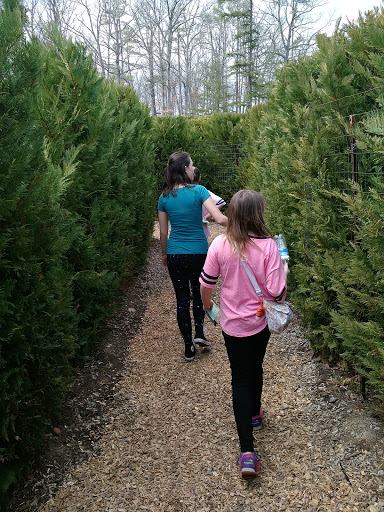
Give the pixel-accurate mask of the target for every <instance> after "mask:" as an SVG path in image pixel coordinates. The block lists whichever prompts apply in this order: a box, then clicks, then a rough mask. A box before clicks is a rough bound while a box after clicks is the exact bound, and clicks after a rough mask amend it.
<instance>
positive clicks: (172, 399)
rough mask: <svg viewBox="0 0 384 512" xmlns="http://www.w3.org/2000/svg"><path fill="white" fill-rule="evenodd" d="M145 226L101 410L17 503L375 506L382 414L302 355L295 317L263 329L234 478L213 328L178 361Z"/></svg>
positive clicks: (103, 507) (56, 509)
mask: <svg viewBox="0 0 384 512" xmlns="http://www.w3.org/2000/svg"><path fill="white" fill-rule="evenodd" d="M212 231H213V235H217V234H218V233H219V232H221V228H220V227H219V226H214V227H213V229H212ZM154 236H155V241H154V247H153V250H152V253H151V256H150V261H149V265H148V267H147V269H146V271H145V272H146V274H145V278H144V276H143V279H145V281H146V282H147V283H150V289H151V295H150V298H149V300H148V301H147V305H146V309H145V312H144V313H143V321H142V322H141V324H140V328H139V330H138V331H137V332H136V334H135V336H134V337H133V338H132V339H131V340H130V343H129V348H128V351H127V353H125V352H124V351H123V350H122V352H121V363H122V368H123V371H121V372H120V374H121V376H120V377H119V378H118V379H117V381H116V383H115V385H114V391H113V400H111V401H110V402H108V403H105V408H106V411H105V415H106V416H107V418H108V420H106V421H105V423H104V425H103V427H102V431H101V432H100V435H99V436H98V439H97V441H96V442H95V443H94V445H93V446H92V447H91V448H89V449H88V452H89V453H88V454H89V457H88V458H86V459H85V460H81V461H77V463H76V464H73V467H71V471H70V472H67V474H66V475H63V479H62V481H61V482H60V485H56V486H55V488H54V492H52V491H51V497H50V499H49V500H48V501H46V503H45V504H43V505H39V507H37V508H36V507H35V508H33V507H30V508H29V509H28V510H38V511H39V512H72V511H73V512H74V511H87V512H107V511H108V512H138V511H144V510H149V511H152V510H153V511H154V510H156V511H157V512H162V511H164V512H254V511H273V512H280V511H286V512H288V511H291V512H293V511H301V512H303V511H304V512H307V511H308V512H310V511H327V512H333V511H335V512H336V511H356V512H361V511H369V512H373V511H384V456H383V454H384V437H383V433H384V430H383V425H382V423H380V422H379V421H378V420H376V419H374V418H373V417H372V416H371V415H370V413H369V409H368V405H367V404H366V403H362V402H360V400H359V396H358V394H357V386H356V384H355V382H354V380H353V379H349V378H348V376H347V375H346V374H344V373H343V372H342V370H341V369H339V368H337V367H336V368H329V367H328V366H327V365H326V364H324V363H323V362H322V361H321V360H319V358H313V356H312V353H311V351H310V348H309V344H308V342H307V340H306V339H305V338H304V334H303V330H302V327H301V326H300V324H299V322H298V320H296V321H295V322H294V323H293V324H292V325H291V326H290V327H289V329H288V330H287V331H285V333H283V334H282V335H280V336H272V337H271V341H270V344H269V347H268V350H267V357H266V361H265V384H264V394H263V408H264V410H265V414H266V416H265V428H263V429H262V430H261V431H259V432H257V433H255V439H256V447H257V451H258V452H259V453H260V455H261V464H262V466H261V472H260V476H258V477H257V478H255V479H253V480H251V481H243V480H242V479H241V478H240V475H239V470H238V468H237V466H236V464H235V463H236V458H237V456H238V451H239V450H238V440H237V434H236V429H235V423H234V417H233V412H232V403H231V390H230V371H229V364H228V361H227V356H226V352H225V347H224V343H223V340H222V336H221V332H220V329H219V327H214V326H213V324H209V325H208V328H209V331H208V337H209V339H210V340H211V342H212V346H211V348H210V349H207V348H206V349H198V354H197V357H196V359H195V361H194V362H192V363H186V362H184V359H183V346H182V343H181V339H180V335H179V332H178V329H177V325H176V320H175V299H174V294H173V290H172V287H171V283H170V280H169V277H168V275H167V273H166V272H165V271H164V270H163V269H162V268H161V265H160V252H159V242H158V232H157V231H156V230H155V235H154ZM216 297H217V293H216ZM115 355H116V356H118V354H115ZM101 399H102V398H100V400H101ZM63 449H64V450H65V445H63ZM37 488H38V486H36V489H37ZM20 510H27V503H26V502H25V501H24V504H23V508H20Z"/></svg>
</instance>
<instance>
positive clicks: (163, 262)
mask: <svg viewBox="0 0 384 512" xmlns="http://www.w3.org/2000/svg"><path fill="white" fill-rule="evenodd" d="M161 263H162V264H163V267H164V268H168V265H167V255H166V254H163V255H162V257H161Z"/></svg>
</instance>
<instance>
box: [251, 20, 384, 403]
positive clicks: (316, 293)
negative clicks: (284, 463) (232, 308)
mask: <svg viewBox="0 0 384 512" xmlns="http://www.w3.org/2000/svg"><path fill="white" fill-rule="evenodd" d="M383 21H384V15H383V12H382V11H381V12H379V11H378V10H376V12H375V13H370V14H368V15H367V16H366V17H365V18H364V17H361V18H360V19H359V21H358V22H357V23H353V24H350V25H348V26H346V27H343V28H342V29H341V30H339V31H338V32H337V33H336V34H335V35H334V36H333V37H326V36H319V37H318V41H317V42H318V50H317V52H315V53H314V54H313V55H312V56H311V57H307V58H304V59H301V60H300V61H298V62H291V63H289V64H288V65H286V66H285V67H284V68H282V69H281V70H280V71H279V73H278V74H277V79H276V81H275V82H274V83H273V85H272V88H271V91H270V96H269V100H268V102H267V103H266V104H265V105H263V106H262V107H261V108H260V107H258V108H257V109H256V110H255V113H254V114H251V113H250V114H249V116H253V117H254V122H255V125H257V129H254V130H250V131H249V139H248V140H247V149H248V154H249V157H248V160H247V162H246V166H245V169H244V170H243V171H242V174H243V176H244V180H245V184H246V186H248V187H250V188H255V189H257V190H260V191H261V192H262V193H263V194H264V195H265V196H266V201H267V210H268V223H269V225H270V226H271V227H272V229H273V231H274V232H276V233H277V232H284V233H285V234H286V236H287V239H288V242H289V250H290V255H291V270H292V272H291V275H290V277H289V281H290V288H291V297H293V298H294V299H295V303H296V305H297V307H298V308H299V309H300V311H301V312H302V314H303V318H304V320H305V322H306V323H307V325H308V326H310V327H311V328H312V332H313V335H312V342H313V346H314V348H315V349H316V350H326V351H327V352H328V353H329V355H331V356H337V357H340V356H341V357H343V358H344V359H345V360H347V361H349V362H350V364H351V365H352V366H353V368H355V370H356V371H358V372H360V373H361V374H363V375H365V376H366V377H367V379H368V383H369V384H371V386H372V389H374V390H375V392H376V394H377V396H378V397H380V398H381V400H383V401H384V379H383V377H384V375H383V370H382V369H383V367H384V333H383V327H384V321H383V315H382V311H383V308H384V299H383V266H382V265H383V264H382V261H383V259H382V257H381V259H380V255H381V254H382V249H383V248H382V245H383V244H382V242H383V230H382V228H383V210H384V209H383V196H382V187H383V174H382V162H383V160H382V155H383V148H384V146H383V144H384V142H383V129H382V126H383V124H382V122H383V116H382V114H381V105H382V104H383V99H382V98H383V91H384V83H383V76H384V75H383V61H384V59H383V54H384V44H383V41H384V28H383V27H384V23H383ZM376 108H377V109H378V112H377V113H376V114H374V113H372V114H368V112H370V111H373V110H375V109H376ZM350 114H356V116H355V118H356V119H355V118H354V119H353V121H352V120H351V118H350V117H349V115H350ZM351 123H352V127H351ZM352 132H353V135H354V137H355V139H354V142H355V147H357V148H359V149H358V150H357V151H358V158H359V160H360V165H361V167H362V169H360V173H361V174H362V173H363V168H364V169H365V175H364V183H361V184H360V185H356V184H354V183H353V182H352V170H351V151H352V150H351V144H352V138H351V134H352ZM360 179H361V181H363V180H362V178H360Z"/></svg>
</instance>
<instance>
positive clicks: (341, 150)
mask: <svg viewBox="0 0 384 512" xmlns="http://www.w3.org/2000/svg"><path fill="white" fill-rule="evenodd" d="M364 94H369V95H371V94H376V98H377V99H380V95H381V94H383V87H377V88H372V89H370V90H368V91H365V92H364V93H358V94H356V95H354V96H355V97H356V100H357V101H356V104H354V105H352V107H351V99H352V98H353V96H347V97H344V98H341V99H339V100H335V102H334V103H336V102H337V108H335V109H334V110H333V112H334V115H335V118H334V120H333V123H334V126H336V125H338V126H339V128H338V130H336V129H334V130H331V132H332V133H330V134H329V137H327V138H326V139H325V140H324V143H325V145H326V146H327V147H329V148H330V151H329V152H328V153H327V154H326V155H325V156H324V162H325V167H326V171H327V186H328V187H329V192H331V193H332V192H336V193H341V194H346V196H347V200H346V201H345V200H344V201H343V200H342V199H340V200H338V199H337V197H336V195H335V197H333V198H332V200H330V203H329V208H330V211H331V212H332V214H333V216H334V217H336V218H337V219H338V223H339V225H340V227H342V229H346V230H347V233H349V236H348V237H347V238H348V239H349V240H350V241H352V242H353V243H355V244H358V238H357V233H358V222H359V220H358V218H357V216H356V215H355V214H353V213H352V212H351V210H350V209H348V204H352V205H353V204H354V202H355V199H356V197H357V188H358V191H359V192H358V193H359V194H362V195H365V194H371V193H372V191H373V190H375V184H376V183H377V181H376V180H377V179H379V178H380V179H382V178H383V177H384V115H383V114H384V113H383V111H382V110H381V107H380V104H384V102H383V101H378V103H377V104H378V107H377V108H375V109H372V110H369V111H366V109H364V103H365V104H366V102H362V101H361V98H362V97H363V95H364ZM345 100H349V106H348V109H349V111H350V112H351V110H350V109H351V108H353V109H354V110H353V111H352V112H353V113H348V110H347V109H346V108H344V107H343V102H344V101H345ZM329 103H331V102H329ZM329 103H328V104H329ZM352 103H353V102H352ZM325 105H327V104H322V105H317V106H316V107H312V108H314V109H316V110H317V109H320V107H322V106H325ZM343 110H344V112H347V113H346V114H345V115H341V116H340V113H341V112H343ZM340 120H342V130H341V129H340ZM327 126H332V122H330V118H329V115H328V117H327ZM337 131H338V132H339V133H337ZM357 185H358V187H357ZM316 193H318V190H316V189H315V187H314V185H313V183H312V182H311V181H309V182H308V183H307V184H306V190H305V201H306V222H305V232H304V248H305V252H306V254H307V256H308V257H310V255H311V239H312V238H313V236H315V232H316V225H315V218H314V216H313V207H314V203H315V201H316V197H315V194H316ZM348 196H349V200H348ZM344 197H345V196H344Z"/></svg>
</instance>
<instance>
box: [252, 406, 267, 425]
mask: <svg viewBox="0 0 384 512" xmlns="http://www.w3.org/2000/svg"><path fill="white" fill-rule="evenodd" d="M263 416H264V412H263V409H262V408H261V407H260V412H259V414H258V415H257V416H252V427H253V430H260V429H261V428H263Z"/></svg>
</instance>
